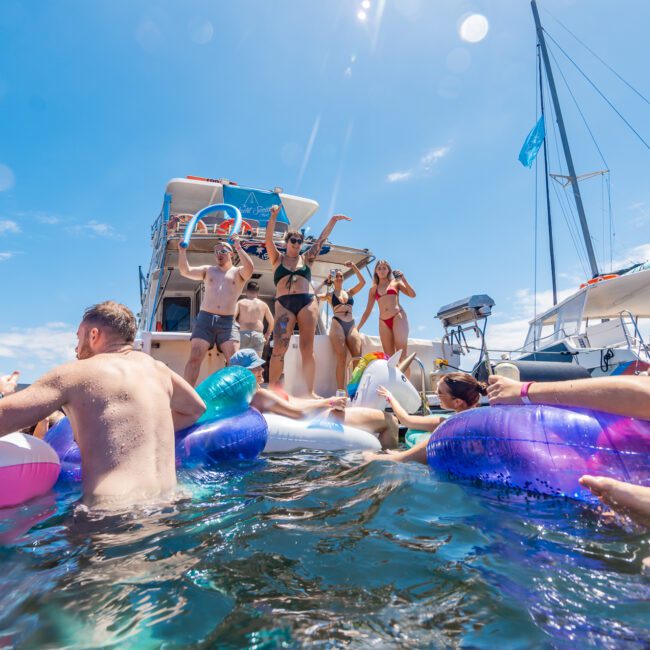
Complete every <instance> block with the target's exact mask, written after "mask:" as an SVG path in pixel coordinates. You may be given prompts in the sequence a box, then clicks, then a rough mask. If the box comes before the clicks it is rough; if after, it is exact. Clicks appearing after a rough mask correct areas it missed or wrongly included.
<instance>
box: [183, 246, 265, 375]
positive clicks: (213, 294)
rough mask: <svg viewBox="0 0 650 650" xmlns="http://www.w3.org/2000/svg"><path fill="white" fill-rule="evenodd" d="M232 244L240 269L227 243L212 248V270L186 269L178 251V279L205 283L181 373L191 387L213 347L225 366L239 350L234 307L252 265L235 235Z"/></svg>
mask: <svg viewBox="0 0 650 650" xmlns="http://www.w3.org/2000/svg"><path fill="white" fill-rule="evenodd" d="M233 240H234V243H235V250H236V251H237V254H238V255H239V259H240V261H241V266H235V265H234V264H233V263H232V256H233V248H232V246H231V245H230V244H228V243H227V242H220V243H218V244H217V245H216V246H215V247H214V255H215V257H216V261H217V263H216V265H215V266H209V265H206V266H190V265H189V264H188V261H187V250H186V249H185V248H179V250H178V253H179V254H178V266H179V271H180V273H181V275H182V276H183V277H185V278H189V279H190V280H198V281H199V282H204V283H205V295H204V296H203V302H202V303H201V311H200V312H199V315H198V316H197V317H196V322H195V323H194V329H193V330H192V337H191V344H190V358H189V359H188V361H187V365H186V366H185V371H184V373H183V376H184V377H185V379H186V381H188V382H189V383H190V384H192V386H195V385H196V380H197V379H198V377H199V372H200V370H201V364H202V363H203V359H204V358H205V355H206V354H207V353H208V350H210V349H211V348H212V347H214V345H215V344H216V346H217V349H218V350H219V351H220V352H221V353H222V354H223V355H224V357H226V363H228V361H230V357H231V356H232V355H233V354H234V353H235V352H237V350H239V325H237V321H236V320H235V307H236V305H237V299H238V298H239V296H240V295H241V290H242V287H243V286H244V282H246V281H247V280H248V279H249V278H250V277H251V275H253V262H252V260H251V258H250V257H248V255H247V254H246V253H245V252H244V249H243V248H242V246H241V242H240V241H239V237H237V236H236V235H235V236H234V237H233Z"/></svg>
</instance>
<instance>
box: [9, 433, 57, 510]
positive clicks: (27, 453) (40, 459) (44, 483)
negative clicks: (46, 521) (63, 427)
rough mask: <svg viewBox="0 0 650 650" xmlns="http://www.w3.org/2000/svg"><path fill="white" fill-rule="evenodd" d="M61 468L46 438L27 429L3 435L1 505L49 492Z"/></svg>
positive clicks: (12, 503)
mask: <svg viewBox="0 0 650 650" xmlns="http://www.w3.org/2000/svg"><path fill="white" fill-rule="evenodd" d="M60 469H61V466H60V463H59V457H58V456H57V454H56V452H55V451H54V449H52V447H50V445H48V444H47V442H45V441H44V440H40V439H39V438H34V436H28V435H25V434H24V433H10V434H9V435H7V436H2V437H1V438H0V508H8V507H9V506H17V505H19V504H21V503H24V502H25V501H28V500H29V499H33V498H34V497H37V496H41V495H42V494H45V493H46V492H49V491H50V490H51V489H52V487H53V486H54V484H55V483H56V479H57V478H58V477H59V470H60Z"/></svg>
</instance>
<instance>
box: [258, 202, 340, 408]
mask: <svg viewBox="0 0 650 650" xmlns="http://www.w3.org/2000/svg"><path fill="white" fill-rule="evenodd" d="M279 212H280V206H277V205H274V206H273V207H272V208H271V215H270V217H269V222H268V224H267V226H266V250H267V252H268V254H269V260H270V262H271V264H272V265H273V268H274V270H275V271H274V274H273V282H274V283H275V286H276V291H275V327H274V328H273V354H272V355H271V364H270V368H269V382H270V383H271V384H277V383H278V382H279V381H280V377H281V376H282V372H283V369H284V355H285V354H286V352H287V349H288V348H289V341H290V340H291V335H292V334H293V330H294V328H295V326H296V323H297V324H298V331H299V332H300V356H301V357H302V370H303V374H304V377H305V383H306V384H307V393H308V395H310V396H312V397H315V398H317V397H318V395H316V394H315V393H314V379H315V375H316V360H315V359H314V336H315V334H316V324H317V323H318V301H317V300H316V294H315V293H314V289H313V287H312V286H311V265H312V264H313V263H314V260H315V259H316V256H317V255H318V253H319V252H320V249H321V248H322V246H323V244H324V243H325V240H326V239H327V238H328V237H329V235H330V233H331V232H332V229H333V228H334V225H335V224H336V222H337V221H352V220H351V219H350V217H346V216H344V215H342V214H335V215H334V216H333V217H332V218H331V219H330V220H329V222H328V224H327V225H326V226H325V229H324V230H323V232H322V233H321V234H320V237H319V238H318V239H317V240H316V241H315V242H314V243H313V244H312V246H311V248H310V249H309V250H308V251H307V252H306V253H305V254H304V255H302V254H301V253H300V249H301V247H302V243H303V240H304V237H303V234H302V233H301V232H299V231H296V230H290V231H289V232H287V234H286V235H285V237H284V239H285V241H286V243H287V251H286V253H285V254H284V255H283V254H282V253H280V251H279V250H278V248H277V246H276V245H275V242H274V241H273V231H274V230H275V222H276V219H277V217H278V213H279Z"/></svg>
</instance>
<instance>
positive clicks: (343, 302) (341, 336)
mask: <svg viewBox="0 0 650 650" xmlns="http://www.w3.org/2000/svg"><path fill="white" fill-rule="evenodd" d="M345 266H347V267H348V268H349V269H352V270H353V271H354V273H355V275H356V276H357V279H358V282H357V284H355V285H354V286H353V287H352V288H351V289H348V290H347V291H345V290H344V289H343V271H341V270H340V269H332V271H331V272H330V275H329V276H328V277H327V278H326V280H325V283H324V284H325V285H327V286H328V287H330V286H331V287H332V291H327V292H326V293H322V294H319V296H318V299H319V300H324V301H327V302H329V304H330V305H332V314H333V316H332V323H331V325H330V341H331V342H332V349H333V350H334V354H335V356H336V386H337V388H339V389H345V364H346V361H347V354H348V350H349V351H350V355H351V356H352V358H354V357H360V356H361V335H360V334H359V330H358V329H357V326H356V324H355V322H354V317H353V316H352V305H354V297H353V296H355V295H356V294H357V293H359V291H361V289H363V288H364V287H365V286H366V281H365V280H364V278H363V275H361V271H359V269H358V268H357V266H356V265H355V264H354V263H352V262H346V263H345ZM356 363H357V362H355V364H354V365H355V367H356Z"/></svg>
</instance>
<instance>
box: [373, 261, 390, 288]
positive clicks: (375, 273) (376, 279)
mask: <svg viewBox="0 0 650 650" xmlns="http://www.w3.org/2000/svg"><path fill="white" fill-rule="evenodd" d="M380 264H385V265H386V266H387V267H388V279H389V280H392V279H393V267H392V266H391V265H390V264H389V263H388V262H387V261H386V260H377V264H375V271H374V273H373V275H372V279H373V281H374V283H375V284H379V276H378V275H377V267H378V266H379V265H380Z"/></svg>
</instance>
